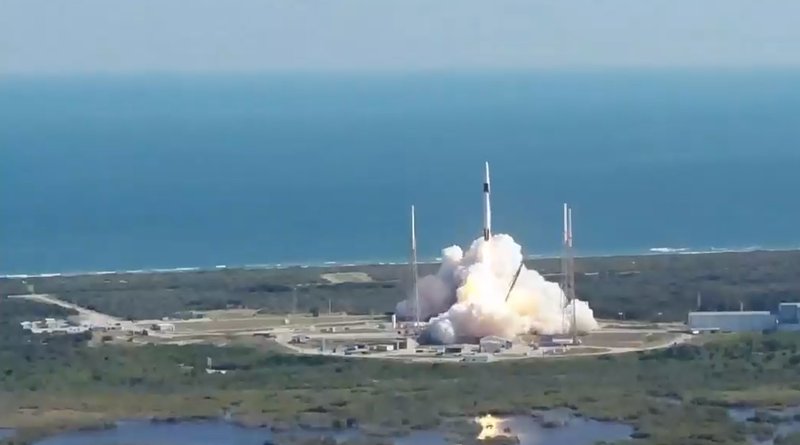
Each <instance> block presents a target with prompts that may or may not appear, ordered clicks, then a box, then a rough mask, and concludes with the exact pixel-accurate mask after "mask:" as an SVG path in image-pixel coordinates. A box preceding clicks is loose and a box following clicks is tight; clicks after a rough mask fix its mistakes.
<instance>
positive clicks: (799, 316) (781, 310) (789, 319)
mask: <svg viewBox="0 0 800 445" xmlns="http://www.w3.org/2000/svg"><path fill="white" fill-rule="evenodd" d="M778 321H779V322H780V323H781V324H783V323H786V324H798V323H800V303H781V304H779V305H778Z"/></svg>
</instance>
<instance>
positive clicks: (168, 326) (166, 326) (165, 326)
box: [157, 323, 175, 332]
mask: <svg viewBox="0 0 800 445" xmlns="http://www.w3.org/2000/svg"><path fill="white" fill-rule="evenodd" d="M157 326H158V330H159V331H161V332H175V325H174V324H172V323H158V325H157Z"/></svg>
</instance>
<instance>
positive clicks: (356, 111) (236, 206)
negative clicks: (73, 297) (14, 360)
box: [0, 70, 800, 274]
mask: <svg viewBox="0 0 800 445" xmlns="http://www.w3.org/2000/svg"><path fill="white" fill-rule="evenodd" d="M484 161H489V162H490V163H491V168H492V187H493V188H492V192H493V195H492V205H493V217H494V227H493V228H494V230H495V232H496V233H497V232H503V233H509V234H511V235H512V236H513V237H514V238H515V239H516V240H518V241H519V242H520V243H521V244H522V246H523V249H524V253H525V254H526V255H544V256H547V255H555V254H558V252H559V249H560V237H561V234H560V232H561V203H562V202H564V201H568V202H570V203H571V204H572V206H573V208H574V219H575V222H574V226H575V246H576V251H577V253H578V254H582V255H608V254H623V253H647V252H663V251H671V250H672V249H684V250H688V251H706V250H714V249H746V248H795V247H798V246H800V200H799V199H798V198H797V193H798V192H799V191H800V71H681V70H660V71H659V70H649V71H648V70H641V71H633V70H629V71H594V72H556V71H548V72H533V73H525V72H509V73H500V72H490V73H445V72H443V73H429V74H341V73H340V74H288V73H285V74H264V75H226V76H222V75H219V76H199V75H198V76H188V75H187V76H177V75H173V76H168V75H158V76H157V75H141V76H116V77H114V76H105V77H104V76H96V77H80V78H78V77H75V78H45V77H41V78H0V273H2V274H34V273H54V272H62V273H66V272H86V271H108V270H138V269H153V268H156V269H158V268H176V267H201V268H202V267H215V266H217V265H227V266H229V267H233V266H242V265H277V264H282V265H288V264H317V263H326V262H337V263H342V264H345V263H354V262H392V261H404V260H405V259H406V258H407V255H408V250H409V248H408V238H409V221H408V219H409V216H408V214H409V206H410V205H411V204H415V205H416V207H417V223H418V225H417V232H418V238H419V249H420V257H421V258H424V259H430V260H432V259H435V258H436V257H438V256H439V255H440V251H441V249H442V248H444V247H446V246H449V245H452V244H459V245H462V246H467V245H468V244H469V243H470V242H471V241H472V240H473V239H475V238H477V237H478V236H480V233H481V189H482V176H483V162H484ZM652 249H656V250H652Z"/></svg>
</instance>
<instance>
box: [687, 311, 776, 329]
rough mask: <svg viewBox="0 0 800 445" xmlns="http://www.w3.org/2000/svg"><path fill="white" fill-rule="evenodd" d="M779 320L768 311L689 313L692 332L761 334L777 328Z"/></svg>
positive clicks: (689, 324)
mask: <svg viewBox="0 0 800 445" xmlns="http://www.w3.org/2000/svg"><path fill="white" fill-rule="evenodd" d="M777 323H778V320H777V319H776V318H775V316H774V315H772V314H771V313H770V312H768V311H740V312H689V320H688V326H689V330H691V331H692V332H703V331H706V332H707V331H721V332H761V331H771V330H774V329H776V328H777Z"/></svg>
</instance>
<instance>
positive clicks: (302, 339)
mask: <svg viewBox="0 0 800 445" xmlns="http://www.w3.org/2000/svg"><path fill="white" fill-rule="evenodd" d="M308 340H309V339H308V336H307V335H295V336H293V337H292V339H291V340H290V341H289V343H294V344H304V343H308Z"/></svg>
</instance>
